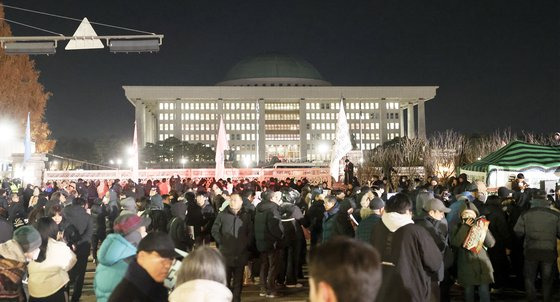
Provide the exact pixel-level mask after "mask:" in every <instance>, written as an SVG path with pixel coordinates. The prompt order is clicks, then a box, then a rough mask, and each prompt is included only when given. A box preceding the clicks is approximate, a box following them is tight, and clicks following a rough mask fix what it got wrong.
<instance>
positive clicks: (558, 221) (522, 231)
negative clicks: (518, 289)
mask: <svg viewBox="0 0 560 302" xmlns="http://www.w3.org/2000/svg"><path fill="white" fill-rule="evenodd" d="M513 230H514V231H515V234H516V235H517V236H518V237H522V238H523V237H524V239H525V240H524V241H523V250H524V252H525V263H524V277H525V290H526V292H527V299H528V300H529V301H535V300H536V291H535V279H536V277H537V272H538V270H539V267H540V270H541V277H542V286H543V296H544V301H552V286H553V281H554V277H553V271H554V269H553V267H554V262H555V261H556V258H557V257H558V251H557V245H556V240H557V239H558V238H560V214H559V213H558V212H557V211H554V210H552V209H550V202H549V201H548V200H547V199H546V191H544V190H537V191H535V192H534V193H533V199H532V200H531V209H530V210H528V211H527V212H525V213H523V214H522V215H521V217H519V219H518V220H517V223H516V224H515V227H514V228H513Z"/></svg>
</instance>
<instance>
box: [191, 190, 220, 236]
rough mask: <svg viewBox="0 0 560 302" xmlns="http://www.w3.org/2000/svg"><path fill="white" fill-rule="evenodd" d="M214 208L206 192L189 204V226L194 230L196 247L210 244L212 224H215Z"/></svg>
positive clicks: (197, 194) (198, 195)
mask: <svg viewBox="0 0 560 302" xmlns="http://www.w3.org/2000/svg"><path fill="white" fill-rule="evenodd" d="M214 215H215V214H214V208H212V205H211V204H210V202H209V201H208V196H207V195H206V193H204V192H197V193H196V202H195V203H194V204H191V203H189V205H188V212H187V222H186V223H187V226H192V227H193V229H194V238H195V242H196V243H195V244H196V246H200V245H203V244H208V243H210V239H211V237H210V236H211V235H210V233H211V231H212V224H213V223H214V218H215V216H214Z"/></svg>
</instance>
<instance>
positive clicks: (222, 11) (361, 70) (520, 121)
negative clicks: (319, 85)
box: [4, 0, 560, 139]
mask: <svg viewBox="0 0 560 302" xmlns="http://www.w3.org/2000/svg"><path fill="white" fill-rule="evenodd" d="M4 3H5V4H7V5H14V6H19V7H24V8H29V9H34V10H39V11H45V12H49V13H53V14H59V15H65V16H70V17H74V18H80V19H81V18H83V17H88V19H89V20H90V21H95V22H102V23H109V24H112V25H119V26H124V27H131V28H136V29H140V30H145V31H149V32H154V33H161V34H164V35H165V38H164V44H163V46H162V48H161V50H160V52H159V53H157V54H128V55H125V54H111V53H109V51H108V49H104V50H82V51H64V46H65V43H63V44H62V45H59V47H58V49H57V54H56V55H54V56H49V57H47V56H36V57H34V58H35V59H36V62H37V67H38V69H39V70H40V71H41V77H40V81H41V83H42V84H43V85H44V86H45V89H46V90H47V91H50V92H52V93H53V96H52V98H51V99H50V100H49V102H48V106H47V112H46V119H47V122H48V123H49V124H50V128H51V130H52V131H53V136H54V137H55V138H56V137H63V136H70V137H83V136H90V137H103V136H108V135H111V134H114V135H117V136H119V137H123V139H124V138H126V139H130V137H131V134H132V127H133V126H132V125H133V121H134V108H133V106H132V105H130V103H129V102H128V101H127V100H126V98H125V96H124V91H123V89H122V88H121V86H122V85H214V84H215V83H216V82H219V81H221V80H222V79H223V77H224V75H225V74H226V72H227V70H228V69H229V68H230V67H232V66H233V65H234V64H235V63H237V62H238V61H240V60H241V59H243V58H245V57H248V56H253V55H257V54H260V53H264V52H280V53H285V54H293V55H298V56H301V57H303V58H305V59H306V60H308V61H309V62H310V63H311V64H313V65H314V66H315V67H316V68H317V69H318V70H319V72H321V74H322V75H323V77H324V78H325V79H327V80H328V81H330V82H331V83H333V85H371V86H375V85H388V86H392V85H437V86H439V87H440V88H439V89H438V91H437V96H436V98H435V99H434V100H431V101H429V102H427V103H426V122H427V128H428V132H433V131H439V130H445V129H450V128H452V129H455V130H458V131H461V132H465V133H486V132H491V131H493V130H495V129H497V128H502V129H503V128H508V127H510V128H511V129H512V130H513V131H522V130H527V131H533V132H537V133H548V132H553V131H560V76H559V75H560V47H559V42H560V7H559V4H558V3H559V2H558V1H418V0H415V1H394V0H390V1H389V0H387V1H349V0H345V1H338V0H336V1H334V0H329V1H309V0H299V1H294V0H284V1H263V0H260V1H254V0H243V1H232V0H229V1H211V0H199V1H185V0H182V1H177V0H175V1H172V0H165V1H144V0H142V1H140V0H136V1H130V0H129V1H124V0H120V1H100V0H99V1H69V0H56V1H55V0H48V1H47V0H36V1H21V0H20V1H14V0H5V1H4ZM5 13H6V18H8V19H14V20H17V21H19V22H23V23H27V24H31V25H34V26H38V27H42V28H47V29H49V30H52V31H55V32H60V33H63V34H65V35H69V36H70V35H72V34H73V33H74V31H75V29H76V28H77V26H78V25H79V22H73V21H68V20H62V19H56V18H52V17H45V16H40V15H35V14H30V13H25V12H20V11H16V10H13V9H9V8H5ZM11 26H12V31H13V32H14V35H16V36H17V35H43V33H41V32H37V31H34V30H30V29H26V28H24V27H21V26H17V25H11ZM94 29H95V30H96V31H97V34H99V35H103V34H134V33H131V32H126V31H122V30H115V29H110V28H105V27H100V26H98V25H94Z"/></svg>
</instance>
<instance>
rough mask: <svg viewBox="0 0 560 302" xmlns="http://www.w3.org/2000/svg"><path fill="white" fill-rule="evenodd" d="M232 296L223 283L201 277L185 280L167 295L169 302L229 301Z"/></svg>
mask: <svg viewBox="0 0 560 302" xmlns="http://www.w3.org/2000/svg"><path fill="white" fill-rule="evenodd" d="M232 298H233V294H232V293H231V291H230V290H229V289H228V288H227V287H226V286H225V285H223V284H221V283H219V282H216V281H212V280H202V279H195V280H191V281H188V282H185V283H183V284H181V285H179V286H178V287H177V288H176V289H175V290H174V291H173V292H172V293H171V295H169V301H170V302H183V301H197V302H230V301H231V300H232Z"/></svg>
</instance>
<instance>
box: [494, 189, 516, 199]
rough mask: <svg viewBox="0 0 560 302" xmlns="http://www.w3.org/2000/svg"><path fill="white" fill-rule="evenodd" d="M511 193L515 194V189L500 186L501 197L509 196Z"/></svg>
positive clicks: (499, 193) (499, 194)
mask: <svg viewBox="0 0 560 302" xmlns="http://www.w3.org/2000/svg"><path fill="white" fill-rule="evenodd" d="M509 194H513V191H512V190H510V189H508V188H506V187H499V188H498V196H500V197H501V198H506V197H509Z"/></svg>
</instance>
